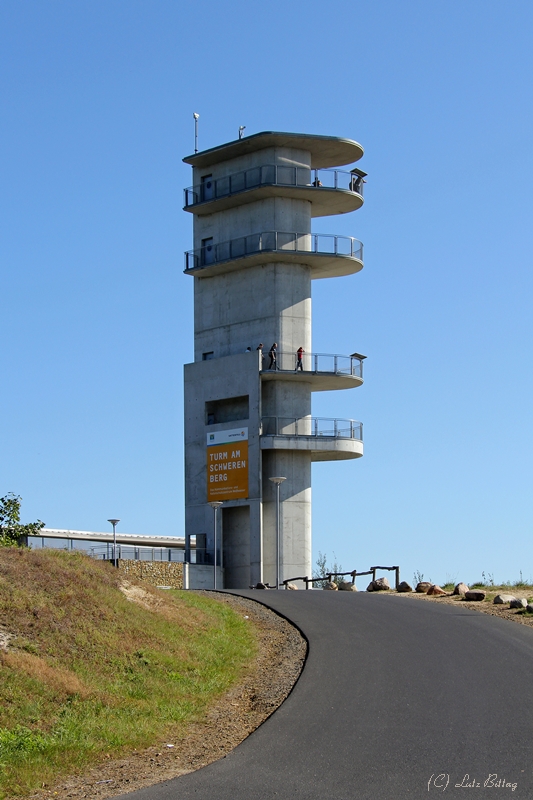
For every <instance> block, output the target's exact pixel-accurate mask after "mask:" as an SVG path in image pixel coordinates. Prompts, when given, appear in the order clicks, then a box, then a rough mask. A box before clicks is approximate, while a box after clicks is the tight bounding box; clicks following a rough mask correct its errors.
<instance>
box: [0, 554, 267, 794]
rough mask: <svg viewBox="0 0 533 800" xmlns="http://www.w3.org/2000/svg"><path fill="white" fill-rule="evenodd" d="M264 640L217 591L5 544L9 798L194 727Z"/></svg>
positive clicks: (0, 676) (1, 778)
mask: <svg viewBox="0 0 533 800" xmlns="http://www.w3.org/2000/svg"><path fill="white" fill-rule="evenodd" d="M124 589H126V593H127V594H126V593H125V592H124ZM255 646H256V645H255V639H254V634H253V631H252V630H251V629H250V628H249V627H248V626H246V624H245V622H244V620H243V619H241V618H240V617H239V616H238V615H237V614H235V613H234V612H233V611H232V610H231V609H230V608H229V607H228V606H226V605H222V604H220V603H217V602H215V601H213V600H210V599H209V598H206V597H202V596H199V595H194V594H192V593H187V592H172V593H170V592H161V591H158V590H156V589H151V588H150V587H148V586H142V587H140V586H137V587H136V586H129V587H124V586H122V587H121V579H120V577H119V575H118V573H117V571H116V570H115V569H114V568H113V567H112V566H110V565H109V564H105V563H103V562H97V561H94V560H91V559H90V558H88V557H87V556H84V555H82V554H76V553H67V552H62V551H52V550H37V551H31V550H24V549H18V548H0V798H1V799H2V800H3V798H7V797H11V796H17V795H21V794H27V793H28V792H30V791H31V790H33V789H36V788H40V787H41V786H42V785H43V783H46V784H48V783H50V782H52V781H54V780H55V779H57V778H58V777H60V776H61V775H66V774H68V773H72V772H75V771H77V770H80V769H83V768H84V767H86V766H88V765H90V764H94V763H97V762H98V761H101V760H102V759H103V758H105V757H106V756H107V754H111V755H118V754H119V753H120V752H121V751H124V750H126V749H131V748H141V747H145V746H148V745H150V744H152V743H153V742H154V741H155V740H156V739H158V738H160V737H161V736H170V734H171V733H172V734H173V735H175V736H176V735H177V736H179V735H180V732H181V735H183V732H184V729H186V725H187V723H188V722H191V721H193V720H195V719H198V718H199V717H201V715H202V714H203V713H204V712H205V710H206V708H207V706H208V705H209V703H210V702H211V701H212V700H213V699H214V698H216V697H218V696H220V695H221V694H222V693H223V692H224V691H226V690H227V689H228V687H229V686H230V685H231V684H232V683H234V682H235V681H236V680H237V679H238V678H239V677H240V676H241V675H242V673H243V670H244V669H245V667H246V664H247V663H249V661H250V659H251V658H252V656H253V655H254V653H255Z"/></svg>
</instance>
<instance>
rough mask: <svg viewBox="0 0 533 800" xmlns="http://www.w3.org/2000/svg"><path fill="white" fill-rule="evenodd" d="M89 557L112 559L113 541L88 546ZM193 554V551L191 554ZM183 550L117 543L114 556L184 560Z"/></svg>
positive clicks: (138, 558) (137, 559)
mask: <svg viewBox="0 0 533 800" xmlns="http://www.w3.org/2000/svg"><path fill="white" fill-rule="evenodd" d="M85 552H86V553H87V555H89V556H91V558H96V559H102V560H104V561H109V560H112V559H113V558H114V557H115V556H114V555H113V542H109V543H106V544H100V545H95V546H94V547H88V548H87V550H86V551H85ZM191 555H192V556H193V557H194V555H195V553H194V551H193V553H192V554H191ZM184 556H185V551H184V550H183V549H182V548H177V547H136V546H135V545H127V544H117V552H116V558H117V559H123V560H128V561H174V562H176V561H177V562H180V561H184V560H185V558H184Z"/></svg>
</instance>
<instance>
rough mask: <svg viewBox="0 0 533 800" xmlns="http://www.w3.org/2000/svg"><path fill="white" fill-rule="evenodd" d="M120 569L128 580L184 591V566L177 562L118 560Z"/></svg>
mask: <svg viewBox="0 0 533 800" xmlns="http://www.w3.org/2000/svg"><path fill="white" fill-rule="evenodd" d="M118 569H119V572H120V573H121V575H124V577H126V578H136V579H138V580H142V581H146V583H150V584H151V585H152V586H172V588H173V589H183V564H182V563H181V562H176V561H133V560H130V559H125V558H120V559H118Z"/></svg>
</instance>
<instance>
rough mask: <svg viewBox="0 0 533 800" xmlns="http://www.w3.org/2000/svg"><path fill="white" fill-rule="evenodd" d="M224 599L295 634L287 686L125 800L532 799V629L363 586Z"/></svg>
mask: <svg viewBox="0 0 533 800" xmlns="http://www.w3.org/2000/svg"><path fill="white" fill-rule="evenodd" d="M235 594H241V595H244V596H246V597H251V598H252V599H255V600H260V601H261V602H263V603H265V604H266V605H268V606H270V607H271V608H273V609H274V610H275V611H278V612H279V613H281V614H282V615H283V616H286V617H287V618H288V619H290V620H292V621H293V622H294V623H295V624H296V625H297V626H298V627H299V628H300V630H301V631H302V632H303V634H304V635H305V636H306V638H307V640H308V642H309V654H308V658H307V662H306V665H305V667H304V670H303V672H302V675H301V677H300V679H299V681H298V682H297V684H296V686H295V687H294V689H293V691H292V693H291V694H290V695H289V697H288V698H287V700H286V701H285V702H284V703H283V705H282V706H281V707H280V708H279V709H278V710H277V711H276V712H275V713H274V714H273V715H272V716H271V717H270V718H269V719H268V720H267V721H266V722H265V723H264V724H263V725H262V726H261V727H260V728H258V730H257V731H255V732H254V733H253V734H252V735H251V736H249V737H248V739H246V740H245V741H244V742H243V743H242V744H241V745H239V747H237V748H236V749H235V750H234V751H233V752H232V753H230V754H229V755H228V756H226V757H225V758H223V759H221V760H220V761H217V762H215V763H214V764H211V765H210V766H208V767H204V768H203V769H201V770H198V771H197V772H194V773H191V774H189V775H184V776H182V777H180V778H176V779H174V780H171V781H166V782H164V783H161V784H158V785H157V786H153V787H151V788H149V789H142V790H141V791H138V792H134V793H131V794H129V795H127V797H128V799H129V800H134V799H135V800H189V798H195V800H270V798H276V799H277V800H285V799H287V800H317V799H318V798H335V800H352V798H353V799H354V800H381V798H384V799H385V798H386V799H387V800H391V799H393V800H404V799H407V798H409V800H411V799H412V798H422V797H427V796H428V794H440V793H442V792H444V793H445V796H451V797H456V798H457V797H464V796H465V795H466V796H467V797H473V798H475V799H476V800H477V799H478V798H479V800H481V798H496V797H512V798H520V799H521V800H522V798H528V800H531V798H533V691H532V690H533V629H531V628H529V627H527V626H525V625H517V624H516V623H513V622H510V621H507V620H502V619H498V618H495V617H491V616H488V615H485V614H480V613H479V612H476V611H471V610H468V609H464V608H461V607H460V606H452V605H450V604H447V605H438V604H437V603H430V602H424V601H419V600H413V599H408V598H400V597H393V596H383V595H381V594H366V593H364V592H361V593H358V594H353V593H348V592H323V591H309V592H305V591H299V592H290V591H288V592H287V591H279V592H274V591H271V592H268V591H267V592H259V591H255V592H235ZM465 776H467V777H465ZM472 782H473V785H472ZM502 782H503V784H504V785H503V786H502ZM124 797H126V795H125V796H124Z"/></svg>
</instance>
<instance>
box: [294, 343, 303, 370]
mask: <svg viewBox="0 0 533 800" xmlns="http://www.w3.org/2000/svg"><path fill="white" fill-rule="evenodd" d="M304 353H305V350H304V349H303V347H299V348H298V350H297V351H296V369H295V370H294V371H295V372H298V370H299V369H301V370H302V372H303V371H304V365H303V356H304Z"/></svg>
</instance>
